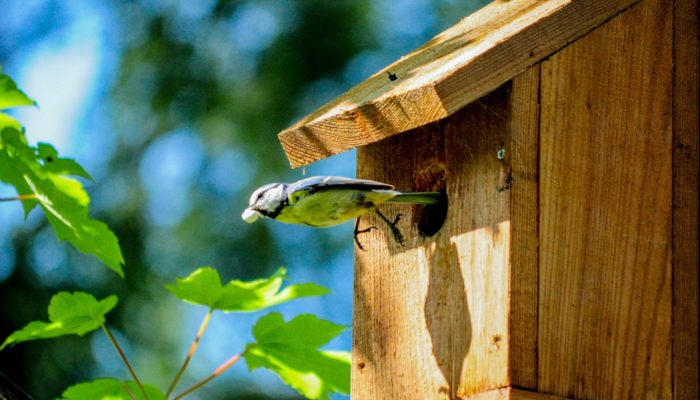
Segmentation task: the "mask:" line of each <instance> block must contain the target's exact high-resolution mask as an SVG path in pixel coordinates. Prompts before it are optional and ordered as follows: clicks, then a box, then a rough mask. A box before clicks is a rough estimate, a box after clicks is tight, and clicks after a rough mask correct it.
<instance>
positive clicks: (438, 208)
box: [418, 189, 447, 236]
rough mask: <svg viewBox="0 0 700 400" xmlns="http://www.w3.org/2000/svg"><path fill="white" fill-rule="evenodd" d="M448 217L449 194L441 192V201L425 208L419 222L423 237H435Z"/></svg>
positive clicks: (419, 230)
mask: <svg viewBox="0 0 700 400" xmlns="http://www.w3.org/2000/svg"><path fill="white" fill-rule="evenodd" d="M445 217H447V192H446V191H445V189H442V190H440V201H439V202H438V203H437V204H430V205H427V206H425V208H424V209H423V212H422V213H421V215H420V221H418V232H419V233H420V234H421V235H422V236H433V235H434V234H436V233H438V232H439V231H440V228H442V225H443V224H444V223H445Z"/></svg>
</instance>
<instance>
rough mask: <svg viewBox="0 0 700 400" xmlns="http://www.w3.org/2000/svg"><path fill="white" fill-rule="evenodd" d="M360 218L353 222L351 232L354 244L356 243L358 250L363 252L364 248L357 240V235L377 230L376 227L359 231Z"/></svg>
mask: <svg viewBox="0 0 700 400" xmlns="http://www.w3.org/2000/svg"><path fill="white" fill-rule="evenodd" d="M360 218H361V217H357V219H356V220H355V230H354V231H353V236H352V237H353V239H355V243H357V247H359V248H360V250H362V251H365V248H364V246H362V243H360V239H358V238H357V235H359V234H360V233H367V232H369V231H371V230H372V229H377V227H376V226H370V227H369V228H367V229H363V230H360V229H359V228H360Z"/></svg>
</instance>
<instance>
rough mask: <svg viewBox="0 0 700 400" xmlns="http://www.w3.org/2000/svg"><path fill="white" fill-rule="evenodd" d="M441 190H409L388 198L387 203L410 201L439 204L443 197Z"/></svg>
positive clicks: (411, 202)
mask: <svg viewBox="0 0 700 400" xmlns="http://www.w3.org/2000/svg"><path fill="white" fill-rule="evenodd" d="M442 196H443V195H442V194H441V193H440V192H409V193H400V194H397V195H396V196H394V197H392V198H391V199H389V200H387V201H386V202H387V203H409V204H437V203H439V202H440V199H441V198H442Z"/></svg>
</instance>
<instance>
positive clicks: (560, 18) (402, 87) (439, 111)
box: [278, 0, 639, 167]
mask: <svg viewBox="0 0 700 400" xmlns="http://www.w3.org/2000/svg"><path fill="white" fill-rule="evenodd" d="M638 1H639V0H545V1H543V0H510V1H508V0H496V1H493V2H492V3H490V4H489V5H487V6H486V7H484V8H482V9H481V10H479V11H477V12H476V13H474V14H472V15H470V16H468V17H466V18H464V19H463V20H462V21H460V22H459V23H457V24H456V25H454V26H452V27H451V28H449V29H447V30H446V31H444V32H442V33H440V34H438V35H437V36H435V37H434V38H433V39H431V40H430V41H428V42H427V43H425V44H424V45H423V46H421V47H420V48H418V49H416V50H414V51H413V52H412V53H410V54H408V55H406V56H404V57H402V58H400V59H399V60H397V61H396V62H394V63H393V64H391V65H389V66H387V67H386V68H384V69H383V70H381V71H379V72H377V73H376V74H374V75H373V76H371V77H369V78H368V79H367V80H365V81H364V82H362V83H360V84H359V85H357V86H355V87H354V88H352V89H350V90H349V91H347V92H346V93H344V94H343V95H341V96H340V97H338V98H336V99H335V100H333V101H331V102H330V103H328V104H326V105H324V106H323V107H321V108H319V109H318V110H316V111H314V112H312V113H311V114H309V115H308V116H306V117H305V118H303V119H302V120H300V121H298V122H297V123H295V124H294V125H292V126H291V127H289V128H287V129H285V130H283V131H282V132H280V133H279V135H278V137H279V140H280V142H281V143H282V146H283V148H284V151H285V153H286V154H287V158H288V159H289V162H290V164H291V165H292V167H299V166H302V165H306V164H309V163H311V162H314V161H318V160H320V159H323V158H326V157H328V156H331V155H334V154H338V153H341V152H343V151H346V150H349V149H352V148H355V147H358V146H362V145H366V144H370V143H374V142H376V141H379V140H381V139H384V138H387V137H389V136H393V135H396V134H399V133H402V132H406V131H408V130H411V129H413V128H416V127H419V126H422V125H425V124H428V123H431V122H434V121H437V120H439V119H441V118H445V117H447V116H449V115H451V114H452V113H454V112H456V111H458V110H459V109H461V108H463V107H464V106H466V105H467V104H469V103H471V102H473V101H475V100H477V99H479V98H480V97H482V96H484V95H485V94H487V93H489V92H491V91H492V90H494V89H496V88H497V87H499V86H500V85H502V84H503V83H505V82H507V81H508V80H510V79H512V78H513V77H514V76H515V75H516V74H518V73H520V72H522V71H524V70H525V69H526V68H527V67H529V66H531V65H533V64H535V63H537V62H539V61H541V60H542V59H544V58H546V57H548V56H550V55H551V54H553V53H555V52H556V51H557V50H559V49H561V48H562V47H564V46H566V45H567V44H569V43H571V42H573V41H575V40H576V39H578V38H580V37H581V36H583V35H585V34H586V33H588V32H590V31H591V30H593V29H595V28H596V27H597V26H599V25H600V24H602V23H604V22H605V21H607V20H609V19H610V18H612V17H614V16H615V15H617V14H618V13H620V12H622V11H624V10H625V9H627V8H629V7H631V6H632V5H634V4H635V3H637V2H638Z"/></svg>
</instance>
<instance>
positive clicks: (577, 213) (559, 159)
mask: <svg viewBox="0 0 700 400" xmlns="http://www.w3.org/2000/svg"><path fill="white" fill-rule="evenodd" d="M672 6H673V2H669V1H663V0H644V1H642V2H641V3H639V4H638V5H636V6H634V7H632V8H631V9H629V10H627V11H626V12H624V13H622V14H621V15H619V16H617V17H616V18H614V19H613V20H611V21H610V22H608V23H606V24H605V25H603V26H601V27H600V28H598V29H596V30H595V31H593V32H591V33H590V34H588V35H586V36H585V37H584V38H582V39H580V40H578V41H577V42H576V43H574V44H572V45H571V46H569V47H567V48H565V49H563V50H561V51H560V52H559V53H557V54H555V55H554V56H552V57H551V58H550V59H549V60H547V61H546V62H544V63H543V64H542V71H541V109H540V113H541V114H540V122H541V130H540V143H541V154H540V156H541V159H540V174H541V175H540V177H541V181H540V275H539V276H540V292H539V293H540V310H539V331H538V332H539V334H538V337H539V339H538V343H539V345H538V350H539V354H538V356H539V366H538V389H539V390H538V391H541V392H547V393H553V394H556V395H560V396H566V397H573V398H581V399H649V398H654V399H668V398H671V242H670V237H671V222H672V221H671V216H672V210H671V201H672V176H671V172H672V169H671V165H672V129H671V128H672V115H673V114H672V93H673V82H672V72H673V70H672V34H673V31H672V21H673V19H672V16H673V13H672V11H673V10H672Z"/></svg>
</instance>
